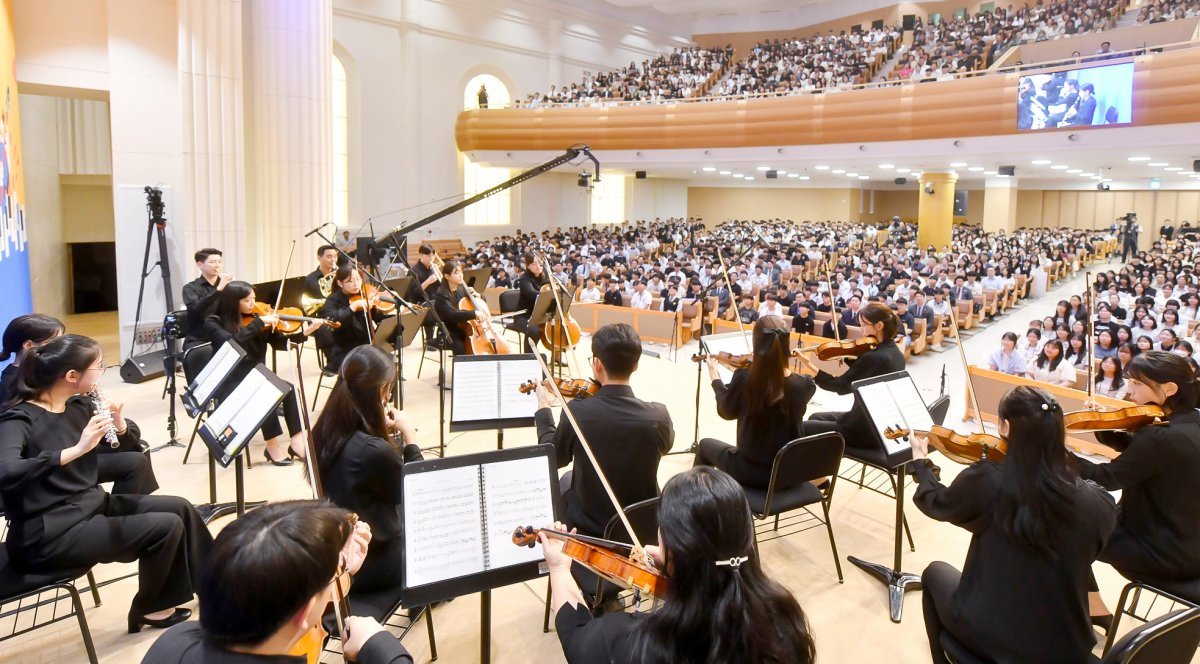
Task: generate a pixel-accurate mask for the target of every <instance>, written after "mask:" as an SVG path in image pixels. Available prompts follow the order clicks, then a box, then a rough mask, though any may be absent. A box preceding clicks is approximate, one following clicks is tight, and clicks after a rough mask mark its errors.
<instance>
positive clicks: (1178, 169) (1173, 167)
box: [1163, 166, 1183, 173]
mask: <svg viewBox="0 0 1200 664" xmlns="http://www.w3.org/2000/svg"><path fill="white" fill-rule="evenodd" d="M1163 170H1164V171H1171V172H1172V173H1174V172H1175V171H1182V170H1183V168H1182V167H1179V166H1168V167H1166V168H1164V169H1163Z"/></svg>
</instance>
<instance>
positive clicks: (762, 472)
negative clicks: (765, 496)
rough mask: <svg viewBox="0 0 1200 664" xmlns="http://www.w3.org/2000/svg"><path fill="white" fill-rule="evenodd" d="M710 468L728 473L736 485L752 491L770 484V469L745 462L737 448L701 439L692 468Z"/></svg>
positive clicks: (765, 487)
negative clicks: (735, 481)
mask: <svg viewBox="0 0 1200 664" xmlns="http://www.w3.org/2000/svg"><path fill="white" fill-rule="evenodd" d="M696 466H712V467H714V468H718V469H720V470H723V471H725V472H726V473H729V476H730V477H732V478H733V479H735V480H737V482H738V484H741V485H743V486H748V487H750V488H752V489H763V490H765V489H767V487H768V486H769V485H770V484H771V467H770V466H767V467H765V468H763V467H761V466H758V465H757V464H752V463H749V462H747V461H746V460H745V459H744V458H742V456H741V455H740V454H739V453H738V448H736V447H734V446H733V445H730V444H729V443H726V442H724V441H721V440H717V439H716V438H701V439H700V442H699V443H697V448H696V459H695V461H694V462H693V463H692V467H693V468H695V467H696Z"/></svg>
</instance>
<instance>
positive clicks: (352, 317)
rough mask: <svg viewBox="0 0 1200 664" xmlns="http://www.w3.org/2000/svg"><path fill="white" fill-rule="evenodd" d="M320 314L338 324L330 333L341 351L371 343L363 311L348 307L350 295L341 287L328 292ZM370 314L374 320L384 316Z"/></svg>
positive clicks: (346, 351) (344, 351) (369, 331)
mask: <svg viewBox="0 0 1200 664" xmlns="http://www.w3.org/2000/svg"><path fill="white" fill-rule="evenodd" d="M321 315H322V316H323V317H325V318H326V319H328V320H331V321H334V322H335V323H339V324H340V327H338V328H337V329H335V330H333V332H332V334H333V343H335V344H337V346H338V348H340V349H342V352H343V353H348V352H350V350H351V349H353V348H357V347H358V346H361V345H363V344H369V343H371V330H370V329H368V327H367V320H366V318H365V317H364V315H363V312H362V311H355V310H353V309H351V308H350V296H349V295H346V293H345V291H343V290H342V289H340V288H336V289H334V291H333V292H332V293H330V294H329V297H327V298H326V299H325V306H324V307H322V308H321ZM370 315H371V319H372V320H374V321H376V322H378V321H380V320H382V319H383V318H384V316H383V315H381V314H378V313H372V314H370Z"/></svg>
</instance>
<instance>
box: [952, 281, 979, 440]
mask: <svg viewBox="0 0 1200 664" xmlns="http://www.w3.org/2000/svg"><path fill="white" fill-rule="evenodd" d="M957 310H958V303H957V302H956V303H954V304H952V305H950V324H951V325H953V326H954V341H955V343H954V345H955V346H958V359H959V361H960V362H962V368H963V373H965V374H966V375H967V394H968V395H970V397H971V404H972V405H974V407H975V418H976V419H978V420H979V433H987V429H985V428H984V426H983V411H981V410H979V397H977V396H975V380H974V379H973V378H972V377H971V367H970V365H968V364H967V353H966V351H964V350H963V338H962V334H960V333H959V329H958V311H957Z"/></svg>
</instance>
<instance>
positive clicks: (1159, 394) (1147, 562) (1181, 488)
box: [1075, 350, 1200, 630]
mask: <svg viewBox="0 0 1200 664" xmlns="http://www.w3.org/2000/svg"><path fill="white" fill-rule="evenodd" d="M1125 386H1126V387H1127V389H1128V390H1129V393H1128V396H1127V397H1126V398H1127V399H1129V400H1130V401H1132V402H1134V403H1135V404H1138V405H1139V406H1144V405H1149V404H1154V405H1158V406H1161V407H1162V409H1163V411H1164V412H1165V413H1166V417H1165V418H1164V422H1163V423H1161V424H1157V425H1152V426H1146V427H1142V428H1141V429H1138V430H1137V431H1135V432H1098V433H1096V438H1097V439H1099V440H1100V441H1101V442H1103V443H1105V444H1107V445H1110V446H1112V447H1115V448H1116V449H1118V450H1121V455H1120V456H1118V457H1117V458H1116V459H1113V460H1112V461H1111V462H1110V463H1102V464H1097V463H1092V462H1091V461H1088V460H1087V459H1084V458H1078V459H1076V460H1075V462H1076V465H1077V467H1078V468H1079V474H1080V475H1081V476H1083V477H1084V479H1089V480H1092V481H1094V482H1096V483H1098V484H1099V485H1100V486H1103V487H1104V488H1105V489H1108V490H1109V491H1118V490H1119V491H1121V502H1120V512H1119V514H1120V519H1119V520H1118V522H1117V527H1116V530H1115V531H1114V532H1113V535H1112V538H1110V539H1109V540H1108V544H1107V545H1106V546H1105V547H1104V551H1102V552H1101V553H1100V560H1101V561H1102V562H1106V563H1109V564H1110V565H1112V566H1113V567H1115V568H1116V569H1117V571H1118V572H1120V573H1121V574H1122V575H1124V576H1126V577H1128V578H1130V579H1137V580H1150V581H1154V580H1163V581H1190V580H1193V579H1198V578H1200V501H1197V500H1196V496H1197V495H1198V494H1200V413H1198V412H1197V411H1196V407H1197V405H1198V400H1200V385H1198V384H1197V382H1196V377H1195V374H1194V373H1193V372H1192V368H1191V365H1190V364H1188V361H1187V360H1186V359H1184V358H1182V357H1179V356H1178V355H1175V354H1173V353H1169V352H1166V351H1160V350H1148V351H1145V352H1143V353H1142V354H1140V355H1138V356H1137V357H1135V358H1133V359H1132V360H1130V362H1129V365H1128V366H1127V367H1125ZM1092 590H1093V591H1095V590H1096V587H1095V586H1093V588H1092ZM1092 602H1093V604H1092V611H1093V616H1095V617H1094V618H1093V620H1094V621H1095V622H1096V624H1098V625H1100V626H1101V627H1104V628H1105V629H1106V630H1107V625H1108V624H1110V623H1111V619H1112V616H1111V615H1108V612H1107V609H1105V608H1104V607H1103V604H1102V603H1100V600H1099V594H1094V595H1093V597H1092Z"/></svg>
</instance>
